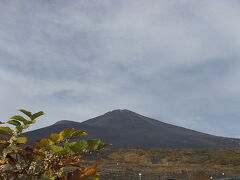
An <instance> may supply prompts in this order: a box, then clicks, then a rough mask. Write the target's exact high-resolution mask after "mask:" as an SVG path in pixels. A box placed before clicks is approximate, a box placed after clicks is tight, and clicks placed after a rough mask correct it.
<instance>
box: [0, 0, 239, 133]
mask: <svg viewBox="0 0 240 180" xmlns="http://www.w3.org/2000/svg"><path fill="white" fill-rule="evenodd" d="M239 20H240V2H239V0H211V1H209V0H201V1H194V0H171V1H170V0H158V1H156V0H121V1H117V0H37V1H36V0H21V1H20V0H11V1H10V0H0V115H1V120H2V121H3V120H7V119H8V118H9V117H10V116H12V115H13V114H15V113H17V110H18V109H20V108H25V109H28V110H30V111H39V110H43V111H44V112H46V115H45V117H44V118H41V119H39V121H38V123H37V124H36V125H34V126H33V128H32V129H36V128H40V127H44V126H47V125H51V124H53V123H55V122H57V121H58V120H62V119H68V120H74V121H79V122H81V121H83V120H87V119H89V118H92V117H95V116H98V115H101V114H103V113H105V112H107V111H111V110H113V109H129V110H132V111H135V112H137V113H140V114H143V115H146V116H149V117H152V118H155V119H158V120H161V121H164V122H167V123H171V124H175V125H179V126H184V127H187V128H191V129H194V130H198V131H203V132H207V133H211V134H215V135H220V136H229V137H230V136H231V137H240V83H239V82H240V59H239V58H240V23H239Z"/></svg>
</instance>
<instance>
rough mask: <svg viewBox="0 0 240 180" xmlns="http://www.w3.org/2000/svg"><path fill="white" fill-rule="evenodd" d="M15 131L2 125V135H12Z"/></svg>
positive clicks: (0, 129)
mask: <svg viewBox="0 0 240 180" xmlns="http://www.w3.org/2000/svg"><path fill="white" fill-rule="evenodd" d="M12 133H13V130H12V129H10V128H9V127H0V134H2V135H11V134H12Z"/></svg>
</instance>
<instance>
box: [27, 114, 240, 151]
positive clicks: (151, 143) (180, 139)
mask: <svg viewBox="0 0 240 180" xmlns="http://www.w3.org/2000/svg"><path fill="white" fill-rule="evenodd" d="M68 127H74V128H76V129H84V130H87V131H88V132H89V136H87V138H100V139H102V140H103V141H105V142H108V143H112V144H113V147H117V148H119V147H121V148H124V147H133V148H156V147H165V148H217V147H239V144H240V140H239V139H234V138H225V137H218V136H213V135H209V134H205V133H201V132H197V131H193V130H190V129H186V128H183V127H178V126H174V125H171V124H167V123H164V122H161V121H158V120H154V119H151V118H148V117H145V116H142V115H140V114H137V113H135V112H132V111H129V110H114V111H110V112H108V113H105V114H103V115H101V116H98V117H95V118H92V119H89V120H87V121H84V122H81V123H80V122H75V121H67V120H63V121H59V122H57V123H55V124H53V125H51V126H48V127H45V128H41V129H37V130H34V131H30V132H27V133H25V134H24V136H27V137H30V139H31V140H32V141H33V140H36V139H39V138H42V137H46V136H48V135H49V134H51V133H53V132H59V131H61V130H62V129H64V128H68Z"/></svg>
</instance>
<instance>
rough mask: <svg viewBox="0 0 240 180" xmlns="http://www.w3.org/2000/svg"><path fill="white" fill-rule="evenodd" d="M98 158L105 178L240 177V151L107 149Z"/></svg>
mask: <svg viewBox="0 0 240 180" xmlns="http://www.w3.org/2000/svg"><path fill="white" fill-rule="evenodd" d="M96 156H97V159H98V161H99V162H101V165H100V172H101V174H102V177H103V178H102V179H112V178H114V179H126V180H127V179H139V178H140V177H139V173H141V174H142V175H141V179H147V180H151V179H153V180H155V179H160V180H161V179H162V180H165V179H170V178H175V179H178V180H207V179H210V177H213V178H226V177H240V148H226V149H150V150H142V149H106V150H105V151H104V152H103V153H101V154H99V155H95V158H96ZM89 158H90V159H91V157H88V159H89Z"/></svg>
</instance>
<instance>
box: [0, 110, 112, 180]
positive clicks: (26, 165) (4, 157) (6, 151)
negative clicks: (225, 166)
mask: <svg viewBox="0 0 240 180" xmlns="http://www.w3.org/2000/svg"><path fill="white" fill-rule="evenodd" d="M19 111H20V112H22V113H23V114H24V116H20V115H15V116H13V117H11V118H10V120H9V121H7V122H0V123H1V124H2V126H1V127H0V138H1V139H0V148H1V154H0V179H2V180H11V179H27V180H35V179H50V180H67V179H69V180H87V179H94V180H98V179H99V174H98V173H97V167H98V164H97V163H95V164H93V165H92V167H89V168H87V167H83V166H82V165H81V161H82V160H83V157H84V154H86V153H91V152H96V151H100V150H102V149H103V148H104V147H106V146H108V145H109V144H106V143H104V142H102V141H101V140H99V139H91V140H76V139H79V137H81V136H83V135H87V132H86V131H84V130H75V129H74V128H66V129H64V130H63V131H61V132H60V133H53V134H51V135H50V136H49V137H47V138H43V139H40V140H38V141H37V142H36V143H34V144H33V145H28V144H27V141H28V139H27V138H26V137H20V135H21V134H22V132H23V131H24V130H25V129H27V128H28V127H29V126H30V125H31V124H33V123H35V122H36V119H37V118H38V117H40V116H42V115H43V114H44V113H43V112H42V111H40V112H37V113H31V112H29V111H26V110H23V109H22V110H19ZM5 124H8V125H10V126H12V127H9V126H4V125H5ZM13 127H14V128H13Z"/></svg>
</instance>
